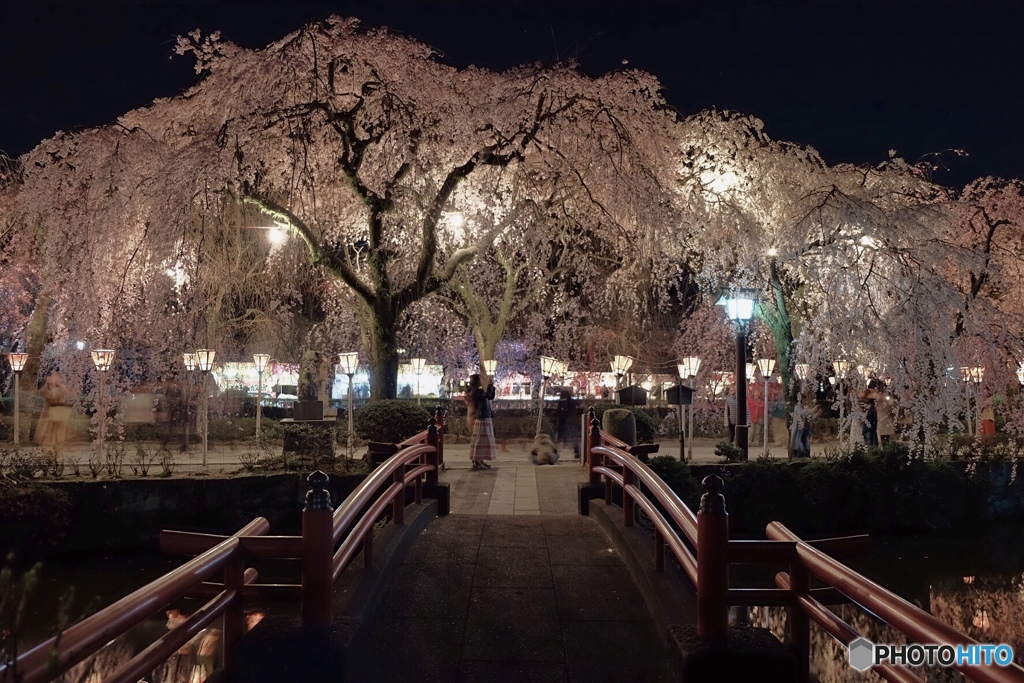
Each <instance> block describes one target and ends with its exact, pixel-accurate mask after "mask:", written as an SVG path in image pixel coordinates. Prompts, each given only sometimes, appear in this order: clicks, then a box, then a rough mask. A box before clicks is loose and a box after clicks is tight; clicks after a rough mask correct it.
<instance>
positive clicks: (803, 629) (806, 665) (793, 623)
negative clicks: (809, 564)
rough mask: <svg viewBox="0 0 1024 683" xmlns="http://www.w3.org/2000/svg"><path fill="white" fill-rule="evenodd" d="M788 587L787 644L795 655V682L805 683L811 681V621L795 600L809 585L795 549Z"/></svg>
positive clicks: (790, 566)
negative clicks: (790, 600)
mask: <svg viewBox="0 0 1024 683" xmlns="http://www.w3.org/2000/svg"><path fill="white" fill-rule="evenodd" d="M789 586H790V590H791V591H792V592H793V597H794V600H793V604H792V606H791V607H790V608H789V643H790V647H791V648H792V650H793V654H794V655H796V664H797V680H798V681H799V682H800V683H807V681H809V680H810V679H811V621H810V619H808V618H807V613H806V612H805V611H804V610H803V609H802V608H801V607H800V604H799V603H798V602H797V601H796V600H795V598H797V597H799V596H801V595H807V594H808V592H809V591H810V588H811V583H810V575H809V574H808V572H807V568H806V567H804V564H803V562H801V561H800V556H799V555H798V554H797V553H796V550H795V549H794V551H793V559H792V560H790V562H789Z"/></svg>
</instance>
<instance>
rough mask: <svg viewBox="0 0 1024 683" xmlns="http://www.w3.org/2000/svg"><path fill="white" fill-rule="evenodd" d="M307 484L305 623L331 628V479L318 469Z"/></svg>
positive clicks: (304, 516)
mask: <svg viewBox="0 0 1024 683" xmlns="http://www.w3.org/2000/svg"><path fill="white" fill-rule="evenodd" d="M306 481H308V482H309V485H310V487H311V488H310V489H309V491H307V492H306V507H305V508H304V509H303V511H302V623H303V625H305V626H329V625H330V624H331V621H332V619H333V614H332V610H331V604H332V602H333V600H332V599H331V592H332V590H333V587H334V582H333V579H334V575H333V561H334V519H333V515H332V511H331V494H330V492H329V491H328V490H327V483H328V481H330V479H329V478H328V476H327V475H326V474H324V473H323V472H321V471H320V470H317V471H316V472H313V473H312V474H310V475H309V476H308V477H307V478H306Z"/></svg>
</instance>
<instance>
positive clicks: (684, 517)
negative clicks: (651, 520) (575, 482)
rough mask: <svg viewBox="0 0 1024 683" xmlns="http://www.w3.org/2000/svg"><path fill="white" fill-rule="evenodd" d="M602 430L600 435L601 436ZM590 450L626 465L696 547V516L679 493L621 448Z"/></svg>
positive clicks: (597, 447)
mask: <svg viewBox="0 0 1024 683" xmlns="http://www.w3.org/2000/svg"><path fill="white" fill-rule="evenodd" d="M603 434H604V433H603V432H602V436H603ZM591 450H593V451H594V452H596V453H598V454H600V455H602V456H604V457H606V458H611V459H612V460H613V461H614V462H616V463H617V464H619V465H622V466H623V467H628V468H629V469H630V470H631V471H632V472H633V473H634V474H635V475H636V476H637V478H638V479H639V480H640V483H641V484H643V485H644V486H646V487H647V489H648V490H649V491H650V492H651V493H652V494H654V497H655V498H656V499H657V500H658V502H659V503H661V504H662V505H663V506H664V507H665V510H666V512H668V514H669V516H670V517H671V518H672V521H674V522H675V523H676V524H678V525H679V528H680V529H682V531H683V534H685V535H686V539H687V540H688V541H689V542H690V543H691V544H693V545H694V547H696V545H697V516H696V515H695V514H694V513H693V512H692V511H691V510H690V508H688V507H686V503H684V502H683V501H682V499H681V498H680V497H679V495H678V494H677V493H676V492H675V491H673V490H672V489H671V488H669V486H668V484H666V483H665V482H664V481H663V480H662V478H661V477H659V476H658V475H657V474H655V473H654V472H653V471H652V470H651V468H650V467H648V466H647V465H645V464H644V463H642V462H640V460H639V459H637V458H636V457H635V456H632V455H630V454H629V453H626V452H625V451H623V450H622V449H621V448H617V447H614V446H594V447H593V448H592V449H591Z"/></svg>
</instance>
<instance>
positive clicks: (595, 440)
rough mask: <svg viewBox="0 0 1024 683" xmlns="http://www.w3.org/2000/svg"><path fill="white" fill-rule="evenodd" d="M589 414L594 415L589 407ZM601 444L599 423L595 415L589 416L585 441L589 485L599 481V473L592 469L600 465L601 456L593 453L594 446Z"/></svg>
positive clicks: (594, 484) (596, 483) (595, 484)
mask: <svg viewBox="0 0 1024 683" xmlns="http://www.w3.org/2000/svg"><path fill="white" fill-rule="evenodd" d="M590 414H591V415H592V416H593V415H594V409H593V408H591V409H590ZM600 445H601V423H600V422H598V420H597V417H591V418H590V438H589V439H588V442H587V462H589V463H590V485H591V486H597V485H598V484H600V483H601V475H600V474H598V473H597V472H595V471H594V468H595V467H599V466H600V465H601V456H600V455H595V454H594V450H593V449H594V448H596V447H597V446H600Z"/></svg>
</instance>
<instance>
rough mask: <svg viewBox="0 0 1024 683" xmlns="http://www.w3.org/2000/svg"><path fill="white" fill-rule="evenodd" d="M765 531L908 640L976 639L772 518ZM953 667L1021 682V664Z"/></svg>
mask: <svg viewBox="0 0 1024 683" xmlns="http://www.w3.org/2000/svg"><path fill="white" fill-rule="evenodd" d="M765 532H766V533H767V534H768V536H769V537H772V538H777V539H780V540H786V541H796V552H797V556H798V557H799V559H800V562H801V563H802V564H803V565H804V567H806V568H807V570H808V571H810V572H811V573H812V574H813V575H814V576H816V577H818V579H820V580H821V581H823V582H825V584H826V585H829V586H832V587H833V588H835V589H837V590H838V591H840V592H841V593H843V594H844V595H846V596H847V597H849V598H850V599H851V600H852V601H853V602H855V603H857V604H858V605H860V606H861V607H863V608H864V609H866V610H868V611H869V612H871V613H872V614H874V615H875V616H877V617H878V618H879V619H881V620H882V621H885V622H886V623H888V624H889V625H890V626H892V627H894V628H896V629H897V630H899V631H900V632H901V633H903V634H904V635H906V636H907V637H908V638H909V639H910V640H912V641H914V642H917V643H943V644H949V645H975V644H978V641H976V640H974V639H973V638H971V637H969V636H967V635H965V634H963V633H960V631H957V630H956V629H955V628H953V627H952V626H950V625H949V624H947V623H946V622H944V621H942V620H941V619H938V618H937V617H935V616H933V615H931V614H929V613H928V612H925V611H924V610H923V609H921V608H920V607H917V606H916V605H913V604H911V603H910V602H907V601H906V600H904V599H903V598H901V597H899V596H898V595H896V594H895V593H893V592H892V591H890V590H888V589H886V588H885V587H883V586H880V585H878V584H877V583H875V582H874V581H872V580H870V579H868V578H866V577H865V576H863V575H861V574H859V573H857V572H855V571H854V570H853V569H850V568H849V567H847V566H846V565H844V564H842V563H841V562H839V561H838V560H836V559H834V558H832V557H829V556H828V555H826V554H825V553H823V552H821V551H820V550H818V549H817V548H814V547H813V546H811V545H809V544H807V543H805V542H803V540H802V539H801V538H800V537H799V536H797V535H796V534H794V533H793V532H792V531H790V530H789V529H787V528H786V527H785V526H784V525H783V524H781V523H779V522H772V523H771V524H769V525H768V527H767V529H766V530H765ZM801 604H802V603H801ZM954 667H955V668H956V669H957V670H958V671H961V672H963V673H964V674H966V675H968V676H970V678H971V680H974V681H980V682H981V683H1008V682H1011V681H1013V682H1024V668H1021V667H1020V666H1018V665H1016V664H1012V665H1010V666H1008V667H999V668H993V667H982V666H971V665H954Z"/></svg>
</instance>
